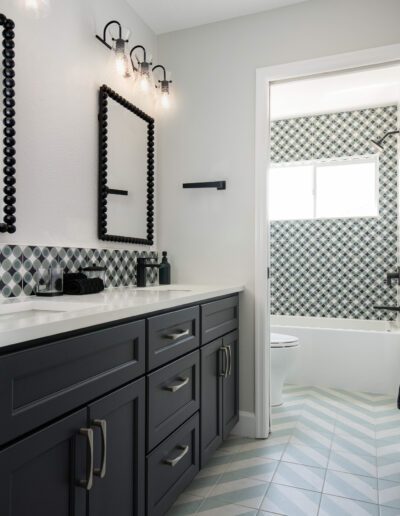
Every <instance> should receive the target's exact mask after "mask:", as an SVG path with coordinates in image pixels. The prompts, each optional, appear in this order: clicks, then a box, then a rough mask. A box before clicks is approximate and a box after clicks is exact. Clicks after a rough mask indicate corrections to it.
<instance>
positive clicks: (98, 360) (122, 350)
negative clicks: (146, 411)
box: [0, 321, 145, 444]
mask: <svg viewBox="0 0 400 516" xmlns="http://www.w3.org/2000/svg"><path fill="white" fill-rule="evenodd" d="M144 372H145V321H138V322H133V323H127V324H121V325H120V326H118V327H115V328H107V329H103V330H98V331H93V332H91V333H88V334H85V335H80V336H76V337H71V338H67V339H63V340H60V341H58V342H53V343H50V344H46V345H42V346H38V347H36V348H32V349H29V350H26V351H20V352H17V353H13V354H11V355H7V356H4V357H0V421H1V424H0V444H2V443H5V442H7V441H9V440H11V439H14V438H15V437H17V436H19V435H22V434H24V433H26V432H28V431H30V430H33V429H34V428H37V427H39V426H40V425H43V424H44V423H46V422H48V421H50V420H52V419H55V418H56V417H58V416H61V415H63V414H66V413H67V412H68V411H70V410H73V409H74V408H77V407H78V406H81V405H83V404H85V403H87V402H88V401H91V400H93V399H94V398H96V397H98V396H100V395H102V394H104V393H106V392H109V391H111V390H112V389H115V388H116V387H119V386H120V385H122V384H124V383H127V382H130V381H132V380H134V379H135V378H137V377H139V376H140V375H142V374H144Z"/></svg>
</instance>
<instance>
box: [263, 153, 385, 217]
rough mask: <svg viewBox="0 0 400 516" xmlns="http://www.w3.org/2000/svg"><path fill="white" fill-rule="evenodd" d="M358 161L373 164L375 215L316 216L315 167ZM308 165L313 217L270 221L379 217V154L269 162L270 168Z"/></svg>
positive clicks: (355, 162) (356, 162)
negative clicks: (311, 176)
mask: <svg viewBox="0 0 400 516" xmlns="http://www.w3.org/2000/svg"><path fill="white" fill-rule="evenodd" d="M358 163H361V164H362V163H373V164H374V165H375V208H376V214H375V215H359V216H352V217H317V168H321V167H329V166H334V165H343V164H348V165H351V164H358ZM304 166H309V167H312V169H313V192H312V193H313V198H314V205H313V217H312V218H308V217H304V218H298V219H272V218H271V222H288V221H290V220H292V221H295V220H338V219H339V220H340V219H375V218H378V217H379V154H366V155H360V156H350V157H343V158H331V159H314V160H303V161H285V162H280V163H271V166H270V168H271V169H277V168H289V167H291V168H295V167H304Z"/></svg>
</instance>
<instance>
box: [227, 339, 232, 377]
mask: <svg viewBox="0 0 400 516" xmlns="http://www.w3.org/2000/svg"><path fill="white" fill-rule="evenodd" d="M228 355H229V368H228V375H227V376H231V374H232V348H231V347H230V346H228Z"/></svg>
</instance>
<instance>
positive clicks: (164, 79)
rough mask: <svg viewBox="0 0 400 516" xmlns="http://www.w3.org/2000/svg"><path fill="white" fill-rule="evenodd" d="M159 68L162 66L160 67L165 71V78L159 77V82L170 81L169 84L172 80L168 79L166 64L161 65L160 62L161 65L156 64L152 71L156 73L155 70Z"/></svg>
mask: <svg viewBox="0 0 400 516" xmlns="http://www.w3.org/2000/svg"><path fill="white" fill-rule="evenodd" d="M157 68H160V69H161V70H162V71H163V79H158V82H159V83H161V84H162V83H168V84H170V83H171V82H172V81H169V80H168V79H167V70H166V69H165V66H163V65H160V64H159V65H156V66H154V67H153V70H152V71H153V73H154V71H155V70H157Z"/></svg>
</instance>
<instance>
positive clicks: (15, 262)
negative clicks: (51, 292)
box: [0, 245, 158, 297]
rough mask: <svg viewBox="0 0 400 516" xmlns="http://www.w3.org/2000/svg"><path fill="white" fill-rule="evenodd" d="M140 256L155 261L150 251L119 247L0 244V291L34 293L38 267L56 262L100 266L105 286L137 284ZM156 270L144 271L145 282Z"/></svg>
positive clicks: (66, 266) (71, 269)
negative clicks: (137, 263) (119, 248)
mask: <svg viewBox="0 0 400 516" xmlns="http://www.w3.org/2000/svg"><path fill="white" fill-rule="evenodd" d="M139 256H142V257H147V258H149V259H153V260H155V262H157V258H158V255H157V253H156V252H153V251H131V250H127V249H124V250H118V249H85V248H78V247H43V246H34V245H32V246H31V245H27V246H18V245H1V246H0V294H1V296H2V297H17V296H20V295H27V296H30V295H33V294H34V291H35V286H36V284H37V282H38V280H39V279H40V269H46V268H48V267H51V266H55V265H59V266H61V267H62V269H64V270H65V271H69V272H77V271H78V269H79V268H80V267H86V266H88V265H99V266H102V267H105V268H106V278H105V285H106V288H109V287H121V286H131V285H135V284H136V260H137V258H138V257H139ZM157 277H158V275H157V269H148V270H147V283H148V284H154V283H155V282H156V281H157Z"/></svg>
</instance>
